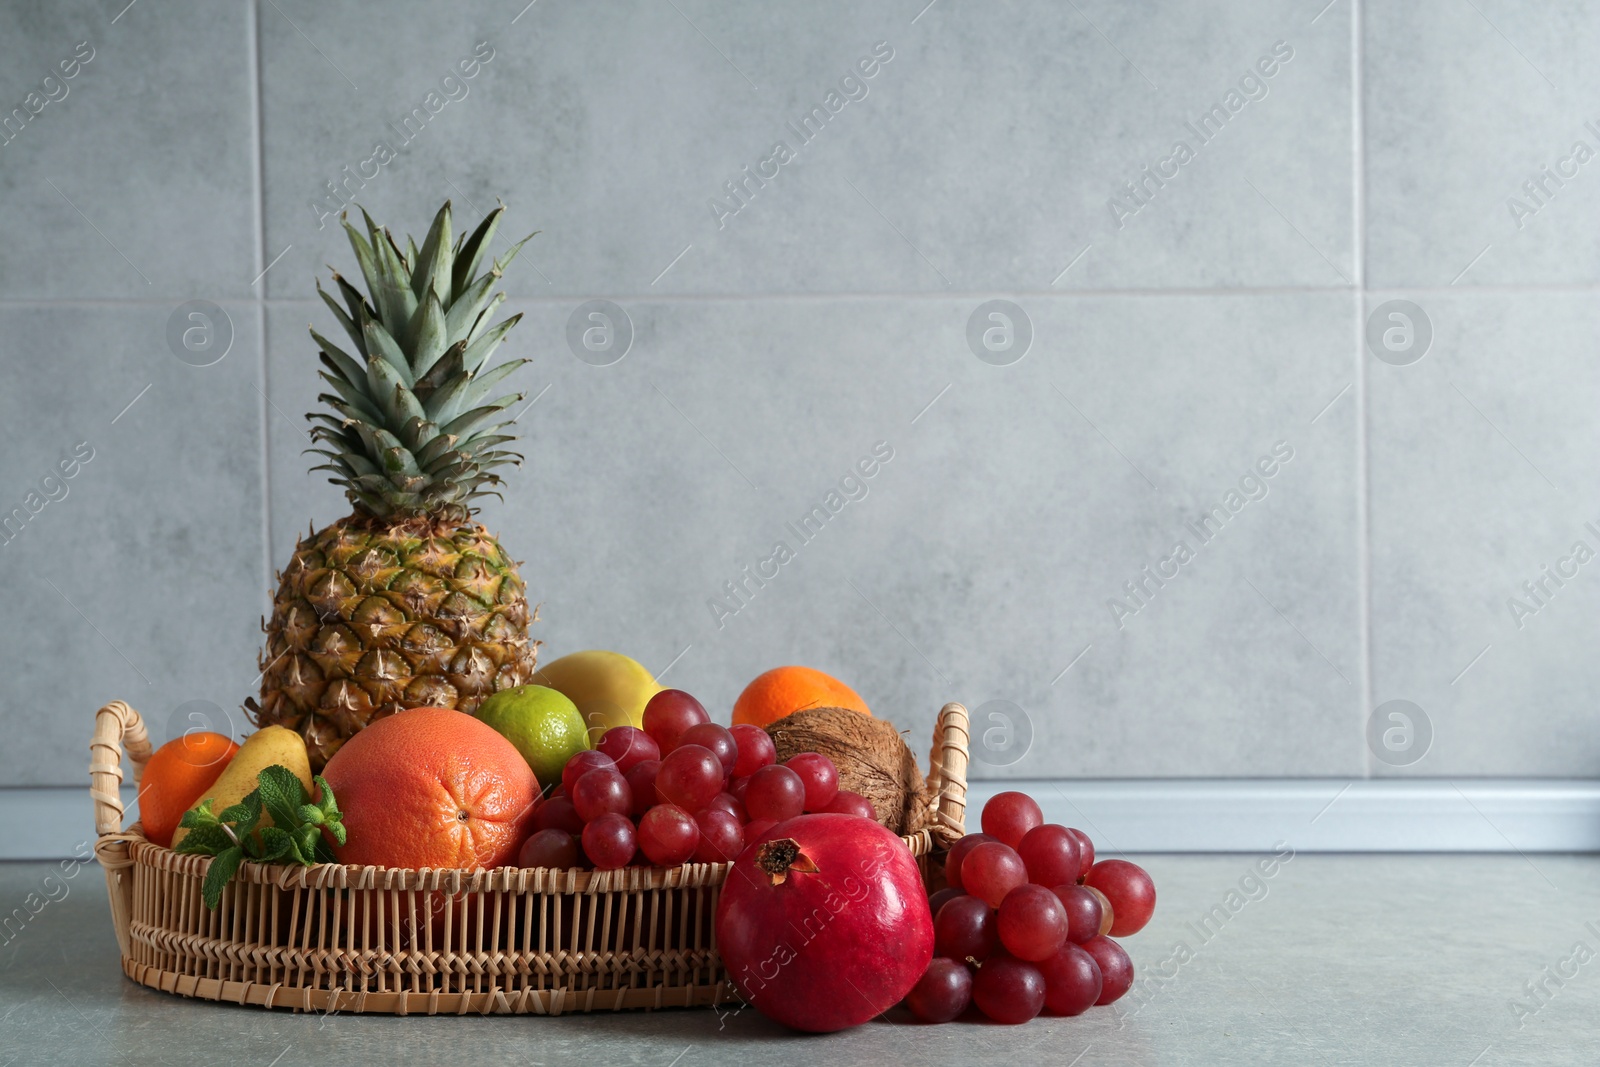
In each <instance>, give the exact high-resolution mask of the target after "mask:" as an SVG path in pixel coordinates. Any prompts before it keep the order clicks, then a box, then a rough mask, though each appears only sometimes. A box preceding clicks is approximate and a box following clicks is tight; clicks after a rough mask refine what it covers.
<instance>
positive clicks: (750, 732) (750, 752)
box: [728, 722, 778, 778]
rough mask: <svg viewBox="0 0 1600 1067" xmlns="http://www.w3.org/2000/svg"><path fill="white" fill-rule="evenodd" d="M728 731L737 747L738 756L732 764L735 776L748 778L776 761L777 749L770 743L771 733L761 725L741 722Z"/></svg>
mask: <svg viewBox="0 0 1600 1067" xmlns="http://www.w3.org/2000/svg"><path fill="white" fill-rule="evenodd" d="M728 732H729V733H731V734H732V735H733V740H734V743H735V744H736V745H737V746H738V748H739V758H738V759H737V760H736V761H734V764H733V776H734V777H735V778H748V777H750V776H751V775H752V774H754V773H756V772H757V771H759V770H760V769H761V768H763V767H770V766H772V765H773V764H774V763H777V762H778V749H777V746H775V745H774V744H773V743H772V735H771V734H769V733H767V732H766V731H765V730H763V729H762V728H761V727H759V726H753V725H751V724H750V723H747V722H742V723H740V724H739V725H738V726H735V727H733V728H732V729H731V730H729V731H728Z"/></svg>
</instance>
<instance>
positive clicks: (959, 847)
mask: <svg viewBox="0 0 1600 1067" xmlns="http://www.w3.org/2000/svg"><path fill="white" fill-rule="evenodd" d="M993 840H995V839H994V838H992V837H990V836H989V835H988V834H968V835H967V836H965V837H963V838H962V839H961V840H959V841H957V842H956V843H955V844H953V845H951V846H950V852H949V854H948V855H946V856H945V858H944V880H945V882H946V883H947V884H949V885H952V886H954V887H955V888H957V889H962V885H961V862H962V860H964V859H966V857H967V853H969V852H971V851H972V850H973V849H975V848H977V847H978V846H979V845H981V844H983V843H984V842H985V841H993ZM962 891H963V892H965V890H964V889H962Z"/></svg>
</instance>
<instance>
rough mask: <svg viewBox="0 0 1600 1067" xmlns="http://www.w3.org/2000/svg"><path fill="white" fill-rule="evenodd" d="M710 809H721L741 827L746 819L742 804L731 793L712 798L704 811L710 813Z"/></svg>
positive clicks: (719, 794)
mask: <svg viewBox="0 0 1600 1067" xmlns="http://www.w3.org/2000/svg"><path fill="white" fill-rule="evenodd" d="M712 808H721V809H722V810H723V811H725V812H727V813H728V814H729V815H732V816H733V817H734V818H735V819H738V820H739V825H741V826H743V825H744V823H745V820H746V819H747V818H748V816H747V815H746V814H745V810H744V804H742V803H741V802H740V801H739V798H738V797H736V796H734V795H733V794H732V793H718V794H717V795H716V796H714V797H712V798H711V803H710V804H708V805H706V810H707V811H710V810H711V809H712Z"/></svg>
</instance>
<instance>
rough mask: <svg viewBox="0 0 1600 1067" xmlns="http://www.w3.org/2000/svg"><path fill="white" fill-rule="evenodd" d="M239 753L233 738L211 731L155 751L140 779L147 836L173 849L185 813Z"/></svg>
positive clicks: (142, 822) (189, 735)
mask: <svg viewBox="0 0 1600 1067" xmlns="http://www.w3.org/2000/svg"><path fill="white" fill-rule="evenodd" d="M237 751H239V746H238V745H236V744H235V743H234V742H233V741H232V740H231V739H230V738H226V737H223V736H222V735H221V734H216V733H211V732H210V731H196V732H194V733H187V734H184V735H183V736H182V737H174V738H173V739H172V740H171V741H168V742H167V743H166V744H164V745H162V746H161V747H160V748H158V749H156V752H155V755H153V756H151V757H150V762H149V763H146V764H145V765H144V776H143V777H141V778H140V779H139V823H140V825H142V826H143V827H144V836H145V837H146V838H147V839H148V840H150V841H152V842H154V843H155V844H158V845H160V846H161V847H162V848H171V847H172V834H173V832H174V831H175V830H177V829H178V821H179V820H180V819H182V818H183V813H184V812H186V811H188V810H189V809H190V808H192V807H194V802H195V801H197V800H199V799H200V798H201V797H203V796H205V795H206V791H207V790H209V789H210V788H211V786H212V785H213V784H214V783H215V782H216V780H217V778H218V777H219V776H220V775H221V774H222V771H223V768H225V767H227V765H228V761H229V760H231V759H233V754H234V753H235V752H237Z"/></svg>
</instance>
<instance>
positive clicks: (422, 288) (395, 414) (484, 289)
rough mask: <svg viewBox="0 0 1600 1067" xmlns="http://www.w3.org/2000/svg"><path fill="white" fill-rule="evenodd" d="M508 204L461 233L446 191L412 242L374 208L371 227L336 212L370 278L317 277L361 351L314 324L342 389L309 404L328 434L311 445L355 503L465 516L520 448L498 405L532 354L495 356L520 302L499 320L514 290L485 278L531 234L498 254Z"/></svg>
mask: <svg viewBox="0 0 1600 1067" xmlns="http://www.w3.org/2000/svg"><path fill="white" fill-rule="evenodd" d="M504 213H505V206H504V205H501V206H500V207H497V208H496V209H495V210H494V211H491V212H490V213H489V214H488V215H487V216H486V217H485V218H484V219H483V221H482V222H480V223H479V224H478V226H477V228H476V229H475V230H473V231H472V233H471V234H470V235H462V236H457V237H454V238H452V233H451V226H450V202H449V201H445V204H444V206H443V207H441V208H440V209H439V213H438V214H437V215H435V216H434V219H433V225H432V226H430V227H429V228H428V234H427V237H426V238H424V239H423V242H422V247H421V248H418V247H417V244H416V242H415V241H414V240H413V239H412V238H410V237H407V238H406V247H405V251H401V248H400V245H399V244H397V243H396V241H395V239H394V235H393V234H392V233H390V232H389V231H388V230H387V229H384V228H383V227H380V226H379V225H378V224H377V223H375V222H373V221H372V216H370V215H368V214H367V213H366V211H365V209H363V210H362V212H361V215H362V218H363V219H364V220H365V222H366V229H367V232H366V234H365V235H363V234H362V233H361V232H360V231H359V230H357V229H356V227H355V226H353V225H351V223H350V221H349V219H348V217H344V216H341V218H340V223H341V224H342V225H343V226H344V229H345V233H346V235H348V237H349V238H350V247H351V248H352V249H354V251H355V256H356V263H357V265H358V266H359V267H360V270H361V276H362V279H363V280H364V281H365V282H366V286H367V291H366V293H362V291H361V290H360V289H357V288H356V287H355V286H354V285H352V284H350V282H348V281H347V280H345V278H343V277H342V276H341V275H340V274H339V273H338V271H334V274H333V282H334V286H335V288H336V289H337V290H338V297H337V298H336V297H335V296H334V295H333V294H331V293H329V292H328V291H327V290H325V289H323V287H322V283H321V282H320V281H318V283H317V294H318V295H319V296H321V297H322V301H323V303H325V304H327V306H328V309H329V310H330V311H332V312H333V316H334V318H336V319H337V320H338V321H339V325H340V326H341V327H343V329H344V331H345V333H346V334H348V335H349V338H350V342H351V344H352V346H353V348H354V351H353V352H351V351H346V350H345V349H344V348H341V347H340V346H338V345H336V344H334V343H333V342H332V341H330V340H328V339H327V338H326V337H324V336H323V335H322V334H320V333H318V332H317V330H316V329H315V328H312V330H311V338H312V340H314V341H315V342H316V343H317V346H318V347H319V349H320V350H321V351H320V355H321V361H322V366H323V369H322V371H321V372H320V373H321V376H322V379H323V380H324V381H325V382H327V383H328V385H329V386H330V387H331V388H332V390H333V391H332V392H331V393H323V394H322V395H321V396H319V397H318V399H319V400H320V401H322V402H323V403H324V404H326V405H328V407H329V408H331V409H332V413H329V412H326V411H323V412H312V413H310V414H308V415H307V418H309V419H310V420H311V422H312V429H311V436H312V440H313V442H315V444H316V445H318V446H320V447H313V448H310V449H307V451H308V452H311V453H314V454H315V455H318V456H322V457H323V458H324V459H325V460H326V462H324V463H320V464H318V465H317V466H315V467H313V468H312V470H325V471H329V472H330V473H331V478H330V480H331V481H332V482H333V483H334V484H335V485H339V486H342V487H343V488H344V490H345V495H346V496H348V497H349V498H350V501H351V503H352V504H354V505H355V507H356V509H357V510H358V511H361V512H366V513H369V514H372V515H375V516H378V517H381V518H390V517H394V518H409V517H413V516H421V515H433V514H450V515H456V516H461V517H464V516H465V515H466V514H468V513H469V512H470V508H471V502H472V501H473V500H475V499H476V498H478V497H480V496H487V495H497V494H495V493H494V487H495V486H498V485H500V484H501V478H500V476H499V475H498V474H496V473H495V469H496V468H497V467H500V466H503V465H505V464H507V463H520V461H521V460H522V456H521V454H520V453H517V452H512V451H508V450H506V449H503V448H501V447H500V446H502V445H505V444H507V443H509V442H511V441H514V440H515V436H514V435H513V434H511V433H509V432H507V431H508V429H509V427H511V425H512V421H513V420H510V419H504V420H500V421H496V416H498V415H500V414H501V413H502V412H504V411H505V410H506V409H507V408H509V407H510V406H511V405H512V404H515V403H516V402H517V401H519V400H521V399H522V398H523V395H524V394H522V393H508V394H505V395H498V396H497V395H495V393H496V392H497V388H496V387H497V386H499V385H500V383H501V382H502V381H504V380H505V379H506V378H507V377H508V376H510V375H511V374H512V373H513V372H514V371H516V370H517V368H519V367H521V366H522V365H523V364H524V363H527V362H529V361H528V360H526V359H512V360H507V361H506V362H504V363H501V364H499V365H497V366H494V367H489V366H488V363H489V359H490V357H491V356H492V355H493V354H494V352H495V349H496V348H498V347H499V346H500V343H501V342H502V341H503V340H504V339H505V336H506V334H507V333H509V332H510V330H511V328H512V327H513V326H515V325H516V324H517V322H518V321H519V320H520V319H521V318H522V316H521V315H513V316H511V317H510V318H507V319H503V320H501V321H500V322H494V321H493V320H494V315H495V312H496V310H497V309H498V308H499V306H500V303H501V301H503V300H504V299H505V294H504V293H494V294H492V295H491V293H490V290H491V289H492V288H493V287H494V285H495V283H496V282H497V281H498V280H499V279H500V277H501V275H502V274H503V273H504V271H505V269H506V267H507V266H509V265H510V263H511V261H512V260H513V259H515V258H516V255H517V253H518V252H519V251H521V250H522V246H523V245H524V244H526V243H527V242H528V240H529V239H530V238H531V237H532V236H533V235H532V234H529V235H528V237H524V238H523V239H522V240H521V241H518V242H517V243H516V244H514V245H512V246H511V248H510V251H508V252H507V253H506V255H505V257H504V258H502V259H496V258H494V257H493V256H492V255H490V254H489V242H490V241H491V240H492V239H493V238H494V235H495V231H496V229H497V228H498V226H499V224H500V218H501V216H502V215H503V214H504ZM480 270H481V271H482V273H479V272H480Z"/></svg>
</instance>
